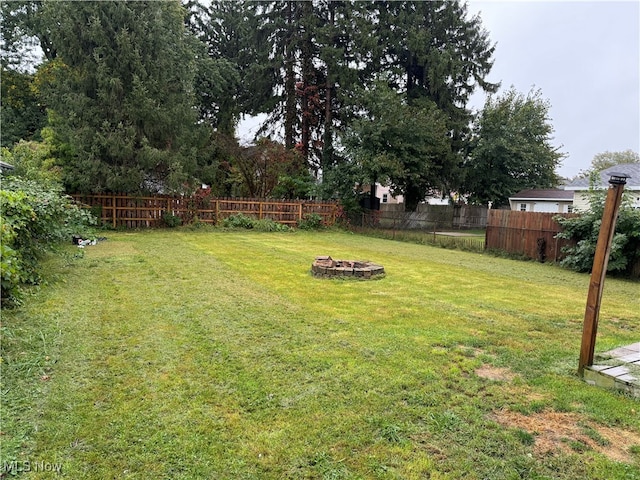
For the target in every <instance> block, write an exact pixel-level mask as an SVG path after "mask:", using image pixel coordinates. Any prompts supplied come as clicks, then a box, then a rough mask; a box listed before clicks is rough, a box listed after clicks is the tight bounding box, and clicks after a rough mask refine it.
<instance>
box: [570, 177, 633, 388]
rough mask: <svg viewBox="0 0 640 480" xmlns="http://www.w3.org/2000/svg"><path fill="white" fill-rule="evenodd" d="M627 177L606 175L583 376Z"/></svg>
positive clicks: (589, 358) (581, 364)
mask: <svg viewBox="0 0 640 480" xmlns="http://www.w3.org/2000/svg"><path fill="white" fill-rule="evenodd" d="M627 178H629V176H628V175H626V174H623V173H611V178H610V179H609V191H608V192H607V198H606V200H605V203H604V212H603V213H602V223H601V225H600V233H599V234H598V243H597V245H596V252H595V256H594V258H593V268H592V269H591V281H590V282H589V293H588V294H587V307H586V310H585V313H584V324H583V327H582V346H581V348H580V362H579V364H578V374H579V375H580V376H581V377H583V376H584V368H585V367H590V366H591V365H593V353H594V350H595V346H596V334H597V332H598V317H599V315H600V303H601V301H602V290H603V288H604V278H605V275H606V273H607V264H608V263H609V253H610V252H611V241H612V240H613V233H614V231H615V227H616V220H617V218H618V210H619V209H620V203H621V202H622V191H623V190H624V185H625V184H626V183H627Z"/></svg>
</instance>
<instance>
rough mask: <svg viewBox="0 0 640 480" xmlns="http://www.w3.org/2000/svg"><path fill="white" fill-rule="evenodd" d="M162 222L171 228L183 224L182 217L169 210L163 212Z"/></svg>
mask: <svg viewBox="0 0 640 480" xmlns="http://www.w3.org/2000/svg"><path fill="white" fill-rule="evenodd" d="M162 222H163V223H164V224H165V226H167V227H169V228H175V227H179V226H180V225H182V219H181V218H180V217H178V216H177V215H174V214H173V213H171V212H169V211H166V212H162Z"/></svg>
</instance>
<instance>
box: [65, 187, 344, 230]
mask: <svg viewBox="0 0 640 480" xmlns="http://www.w3.org/2000/svg"><path fill="white" fill-rule="evenodd" d="M71 197H73V198H74V200H75V201H76V202H78V203H80V204H82V205H85V206H86V207H88V208H90V209H91V210H92V211H93V212H94V214H96V216H97V217H98V218H99V219H100V221H101V223H102V225H106V226H111V227H113V228H151V227H161V226H164V225H166V224H167V217H171V218H173V217H178V218H180V219H181V220H182V222H183V223H190V222H193V221H195V220H196V219H197V220H198V221H199V222H203V223H208V224H211V225H217V224H218V223H219V222H220V221H222V220H223V219H224V218H226V217H229V216H231V215H235V214H240V213H242V214H244V215H247V216H251V217H253V218H255V219H258V220H262V219H271V220H273V221H275V222H278V223H283V224H285V225H294V224H296V223H297V222H298V221H299V220H302V219H304V218H305V217H306V216H307V215H309V214H314V213H315V214H317V215H319V216H320V217H321V218H322V221H323V223H324V224H325V225H333V224H334V223H335V221H336V213H337V210H338V204H337V203H336V202H318V201H313V200H271V199H256V198H218V197H216V198H210V197H204V198H202V197H198V196H173V195H154V196H149V197H142V196H133V195H126V194H96V195H85V194H72V195H71Z"/></svg>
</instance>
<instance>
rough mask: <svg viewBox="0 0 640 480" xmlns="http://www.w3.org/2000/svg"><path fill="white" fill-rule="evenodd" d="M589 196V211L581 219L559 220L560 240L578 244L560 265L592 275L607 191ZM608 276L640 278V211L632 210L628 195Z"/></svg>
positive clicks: (617, 224)
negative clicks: (568, 240)
mask: <svg viewBox="0 0 640 480" xmlns="http://www.w3.org/2000/svg"><path fill="white" fill-rule="evenodd" d="M589 195H590V199H589V204H590V208H589V210H588V211H586V212H584V213H582V214H581V215H580V216H578V217H572V218H563V217H558V219H557V220H558V222H559V223H560V225H562V227H563V231H562V232H561V233H559V234H558V237H559V238H566V239H570V240H574V241H575V242H576V245H575V246H574V247H568V248H567V249H566V253H567V256H566V257H565V258H564V259H563V260H562V261H561V262H560V263H561V265H563V266H565V267H568V268H571V269H573V270H576V271H579V272H588V271H590V270H591V268H592V267H593V259H594V255H595V251H596V245H597V244H598V235H599V234H600V225H601V224H602V214H603V212H604V205H605V198H606V191H604V190H596V189H594V188H592V189H591V190H590V192H589ZM607 272H610V273H617V274H621V275H633V276H640V210H639V209H635V208H633V207H632V206H631V200H630V198H629V197H628V196H627V195H626V194H623V202H622V205H621V206H620V211H619V213H618V219H617V222H616V229H615V232H614V235H613V240H612V243H611V253H610V255H609V262H608V264H607Z"/></svg>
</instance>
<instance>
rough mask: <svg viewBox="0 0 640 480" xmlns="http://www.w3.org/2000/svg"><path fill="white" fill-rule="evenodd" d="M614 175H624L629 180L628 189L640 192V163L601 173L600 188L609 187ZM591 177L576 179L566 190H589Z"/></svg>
mask: <svg viewBox="0 0 640 480" xmlns="http://www.w3.org/2000/svg"><path fill="white" fill-rule="evenodd" d="M612 173H624V174H626V175H628V176H629V177H630V178H627V185H626V187H625V188H626V189H629V190H640V163H621V164H619V165H615V166H613V167H610V168H607V169H605V170H602V171H601V172H600V185H599V186H600V187H604V188H606V187H608V186H609V179H610V178H611V174H612ZM589 186H590V185H589V177H585V178H576V179H575V180H573V181H572V182H569V183H568V184H566V185H565V186H564V188H565V189H566V190H588V189H589Z"/></svg>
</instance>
